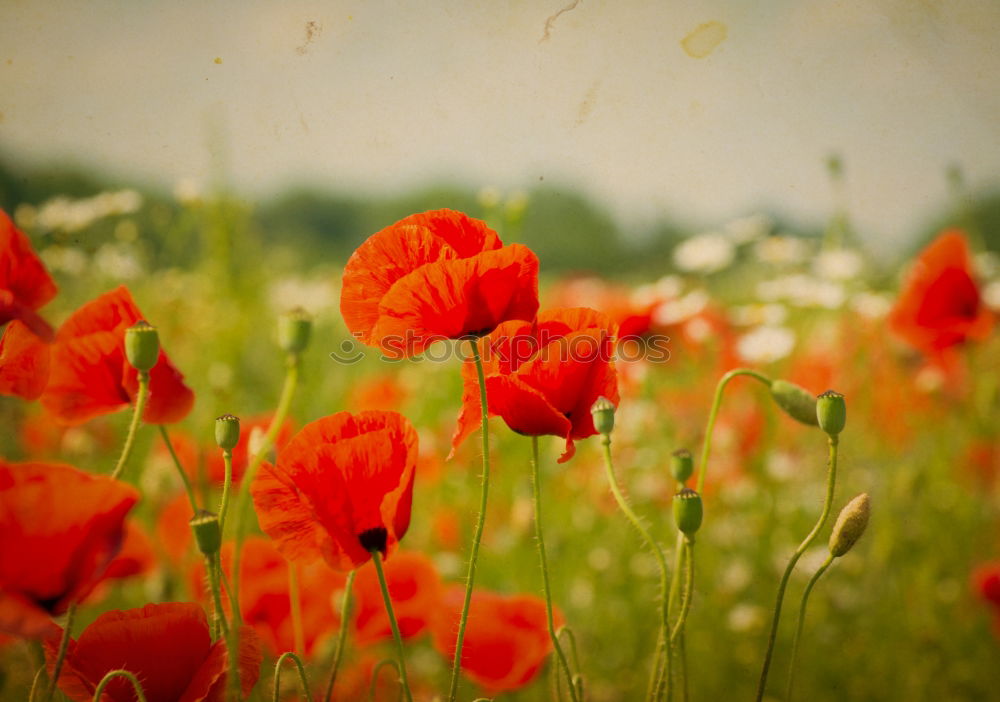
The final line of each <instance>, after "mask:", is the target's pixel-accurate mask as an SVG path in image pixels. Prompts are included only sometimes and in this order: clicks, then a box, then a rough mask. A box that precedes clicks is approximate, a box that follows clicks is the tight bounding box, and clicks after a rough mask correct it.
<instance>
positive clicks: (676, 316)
mask: <svg viewBox="0 0 1000 702" xmlns="http://www.w3.org/2000/svg"><path fill="white" fill-rule="evenodd" d="M708 301H709V297H708V293H707V292H705V291H704V290H692V291H691V292H689V293H688V294H687V295H684V296H683V297H680V298H678V299H676V300H669V301H667V302H664V303H663V304H662V305H660V306H659V307H657V308H656V309H655V310H653V315H652V319H653V322H654V323H655V324H660V325H665V326H668V325H671V324H680V323H681V322H684V321H686V320H688V319H691V318H692V317H694V316H695V315H697V314H699V313H700V312H701V311H702V310H704V309H705V307H706V306H707V305H708Z"/></svg>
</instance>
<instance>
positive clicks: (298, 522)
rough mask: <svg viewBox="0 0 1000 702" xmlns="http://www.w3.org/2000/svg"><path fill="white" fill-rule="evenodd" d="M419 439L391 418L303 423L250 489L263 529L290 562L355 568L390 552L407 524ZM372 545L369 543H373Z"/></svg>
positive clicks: (365, 415) (372, 415) (342, 416)
mask: <svg viewBox="0 0 1000 702" xmlns="http://www.w3.org/2000/svg"><path fill="white" fill-rule="evenodd" d="M416 462H417V436H416V432H415V431H414V430H413V427H412V426H410V423H409V422H408V421H407V420H406V419H405V418H404V417H403V416H402V415H399V414H397V413H395V412H377V411H371V412H361V413H360V414H358V415H351V414H350V413H348V412H339V413H337V414H334V415H331V416H329V417H324V418H322V419H319V420H317V421H315V422H312V423H310V424H307V425H306V426H305V427H303V428H302V430H301V431H300V432H299V433H298V434H296V435H295V436H294V437H293V438H292V439H291V441H289V442H288V445H287V446H285V448H284V449H283V450H282V451H281V453H280V454H279V455H278V462H277V465H276V466H270V465H268V464H264V465H263V466H262V470H261V472H260V474H259V475H258V477H257V478H256V479H255V480H254V483H253V485H252V486H251V492H252V494H253V499H254V505H255V506H256V508H257V516H258V519H259V521H260V526H261V528H262V529H263V530H264V531H265V532H266V533H267V534H268V536H270V537H271V538H273V539H275V540H276V541H277V546H278V549H279V550H281V551H282V553H284V554H285V555H286V556H287V557H288V558H290V559H292V560H307V561H308V560H315V559H316V558H318V557H322V558H323V559H324V560H325V561H326V562H327V563H328V564H329V565H330V566H331V567H333V568H335V569H338V570H352V569H353V568H356V567H357V566H359V565H361V564H362V563H364V562H366V561H367V560H368V559H369V558H370V552H369V550H370V549H373V548H374V549H377V550H380V551H382V552H383V553H384V554H386V555H388V554H390V553H391V552H392V551H393V550H394V548H395V546H396V543H397V542H398V540H399V539H400V538H402V537H403V534H404V533H405V532H406V529H407V527H408V526H409V523H410V504H411V502H412V499H413V472H414V468H415V466H416ZM371 539H374V541H372V540H371Z"/></svg>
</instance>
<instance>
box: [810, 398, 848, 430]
mask: <svg viewBox="0 0 1000 702" xmlns="http://www.w3.org/2000/svg"><path fill="white" fill-rule="evenodd" d="M816 419H817V420H818V421H819V428H820V429H822V430H823V431H825V432H826V433H827V435H828V436H831V437H833V436H838V435H839V434H840V432H842V431H844V425H845V424H847V405H846V404H845V403H844V396H843V395H841V394H840V393H839V392H837V391H835V390H827V391H826V392H824V393H823V394H822V395H820V396H819V397H817V398H816Z"/></svg>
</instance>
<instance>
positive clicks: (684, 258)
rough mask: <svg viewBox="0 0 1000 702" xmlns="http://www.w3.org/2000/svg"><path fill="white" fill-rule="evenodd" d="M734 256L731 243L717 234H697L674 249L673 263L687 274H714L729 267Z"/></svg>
mask: <svg viewBox="0 0 1000 702" xmlns="http://www.w3.org/2000/svg"><path fill="white" fill-rule="evenodd" d="M735 255H736V250H735V249H734V248H733V242H731V241H730V240H729V239H727V238H726V237H725V236H723V235H722V234H719V233H717V232H706V233H704V234H697V235H695V236H692V237H690V238H689V239H686V240H684V241H682V242H681V243H680V244H679V245H678V246H677V248H676V249H674V263H675V264H676V265H677V267H678V268H680V269H681V270H682V271H686V272H688V273H715V272H717V271H721V270H723V269H725V268H728V267H729V264H731V263H732V262H733V258H734V256H735Z"/></svg>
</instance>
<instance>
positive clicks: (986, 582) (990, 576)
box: [972, 562, 1000, 612]
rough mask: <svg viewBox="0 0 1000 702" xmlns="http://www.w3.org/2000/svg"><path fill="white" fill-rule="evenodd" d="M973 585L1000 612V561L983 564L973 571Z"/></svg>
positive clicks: (977, 592)
mask: <svg viewBox="0 0 1000 702" xmlns="http://www.w3.org/2000/svg"><path fill="white" fill-rule="evenodd" d="M972 586H973V588H974V589H975V591H976V594H978V595H979V596H980V597H982V598H983V599H984V600H986V601H987V602H989V603H990V604H991V605H993V606H994V607H995V608H996V609H997V611H998V612H1000V562H997V563H987V564H985V565H981V566H979V567H978V568H976V570H975V571H974V572H973V573H972Z"/></svg>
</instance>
